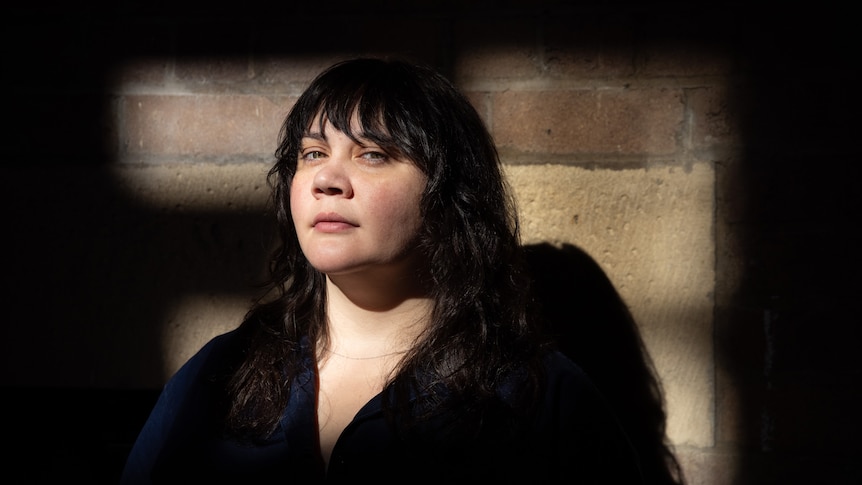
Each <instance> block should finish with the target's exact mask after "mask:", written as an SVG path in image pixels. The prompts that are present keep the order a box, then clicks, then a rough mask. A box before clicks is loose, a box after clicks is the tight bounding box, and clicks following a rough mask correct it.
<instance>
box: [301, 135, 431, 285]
mask: <svg viewBox="0 0 862 485" xmlns="http://www.w3.org/2000/svg"><path fill="white" fill-rule="evenodd" d="M354 123H356V122H355V121H354ZM311 126H312V128H311V130H310V132H309V133H308V134H307V135H306V136H305V137H304V138H303V139H302V142H301V145H300V152H299V160H298V161H297V168H296V174H295V176H294V178H293V182H292V184H291V190H290V210H291V212H292V215H293V222H294V225H295V227H296V233H297V237H298V238H299V244H300V246H301V248H302V251H303V253H304V254H305V257H306V258H308V261H309V262H310V263H311V265H312V266H314V267H315V268H316V269H317V270H319V271H321V272H323V273H326V274H327V275H330V276H333V275H340V274H350V273H357V272H361V271H367V270H373V269H380V268H389V269H399V268H403V269H405V270H409V269H410V258H408V256H410V255H411V254H412V251H413V250H414V249H415V242H416V236H417V234H418V231H419V228H420V226H421V222H422V221H421V215H420V198H421V196H422V192H423V190H424V188H425V183H426V176H425V174H423V173H422V171H421V170H419V168H417V167H416V165H415V164H414V163H413V162H412V161H410V160H407V159H394V158H390V157H389V156H388V155H386V154H385V153H384V152H383V150H381V149H380V147H379V146H377V145H375V144H374V143H373V142H371V141H370V140H362V139H360V143H359V144H357V143H355V142H354V141H353V140H351V139H350V138H349V137H348V136H347V135H345V134H344V133H342V132H340V131H338V130H336V129H335V128H333V127H332V125H331V124H330V123H329V122H324V123H323V125H322V129H323V131H322V132H321V131H319V130H320V128H319V127H320V126H321V125H320V124H319V123H318V120H317V119H315V120H314V122H313V123H312V124H311ZM353 128H354V132H355V133H359V132H360V130H359V129H358V126H356V125H354V127H353Z"/></svg>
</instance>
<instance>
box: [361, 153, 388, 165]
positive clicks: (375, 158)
mask: <svg viewBox="0 0 862 485" xmlns="http://www.w3.org/2000/svg"><path fill="white" fill-rule="evenodd" d="M362 158H364V159H365V160H368V161H369V162H373V163H383V162H385V161H386V160H388V159H389V157H388V156H386V154H385V153H380V152H365V153H363V154H362Z"/></svg>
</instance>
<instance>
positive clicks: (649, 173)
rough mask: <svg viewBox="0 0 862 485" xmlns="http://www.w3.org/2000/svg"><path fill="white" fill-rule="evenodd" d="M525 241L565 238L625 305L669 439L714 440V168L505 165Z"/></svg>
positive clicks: (681, 441) (557, 241)
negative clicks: (653, 374) (654, 379)
mask: <svg viewBox="0 0 862 485" xmlns="http://www.w3.org/2000/svg"><path fill="white" fill-rule="evenodd" d="M506 172H507V175H508V177H509V180H510V182H511V184H512V186H513V189H514V192H515V196H516V198H517V200H518V203H519V207H520V212H521V219H522V221H521V222H522V225H523V226H522V230H523V238H524V242H525V243H527V244H529V243H535V242H550V243H555V244H560V243H570V244H574V245H576V246H578V247H580V248H581V249H583V250H584V251H586V252H587V253H588V254H589V255H590V256H592V258H593V259H595V260H596V262H598V263H599V265H600V266H601V267H602V268H603V269H604V271H605V272H606V274H607V275H608V277H609V278H610V279H611V281H612V283H613V284H614V286H615V287H616V288H617V290H618V291H619V292H620V294H621V295H622V297H623V299H624V300H625V301H626V303H627V304H628V305H629V307H630V309H631V311H632V313H633V314H634V317H635V319H636V320H637V322H638V325H639V328H640V330H641V334H642V336H643V338H644V341H645V344H646V346H647V348H648V350H649V352H650V355H651V357H652V359H653V361H654V363H655V365H656V368H657V372H658V373H659V376H660V378H661V381H662V385H663V386H664V390H665V398H666V401H667V411H668V436H669V437H670V439H671V440H672V442H673V443H674V444H677V445H683V444H684V445H693V446H711V445H712V444H713V442H714V436H713V406H714V404H713V403H714V383H713V380H714V377H713V347H712V332H713V320H712V318H713V317H712V312H713V294H714V289H715V274H714V254H715V247H714V240H713V213H714V210H713V204H714V170H713V168H712V166H711V165H710V164H708V163H697V164H694V165H693V166H692V167H691V169H683V168H679V167H657V168H649V169H632V170H587V169H583V168H578V167H571V166H564V165H515V166H507V169H506Z"/></svg>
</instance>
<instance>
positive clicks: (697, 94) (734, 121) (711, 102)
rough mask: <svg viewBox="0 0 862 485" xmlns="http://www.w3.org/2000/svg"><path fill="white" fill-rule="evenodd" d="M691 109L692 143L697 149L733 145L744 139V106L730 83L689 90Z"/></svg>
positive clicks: (688, 98) (688, 97) (687, 95)
mask: <svg viewBox="0 0 862 485" xmlns="http://www.w3.org/2000/svg"><path fill="white" fill-rule="evenodd" d="M686 98H687V103H688V109H689V112H690V113H691V146H692V148H693V149H695V150H710V149H715V148H732V147H735V146H738V145H739V143H740V142H741V133H740V129H741V127H740V119H739V116H740V115H741V112H740V107H739V106H738V104H737V100H735V99H734V98H733V92H732V89H731V88H730V87H727V86H705V87H703V88H697V89H689V90H687V91H686Z"/></svg>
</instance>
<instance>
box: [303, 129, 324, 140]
mask: <svg viewBox="0 0 862 485" xmlns="http://www.w3.org/2000/svg"><path fill="white" fill-rule="evenodd" d="M302 137H303V138H311V139H312V140H320V141H326V135H324V134H323V133H321V132H319V131H312V132H308V133H305V134H303V135H302Z"/></svg>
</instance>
